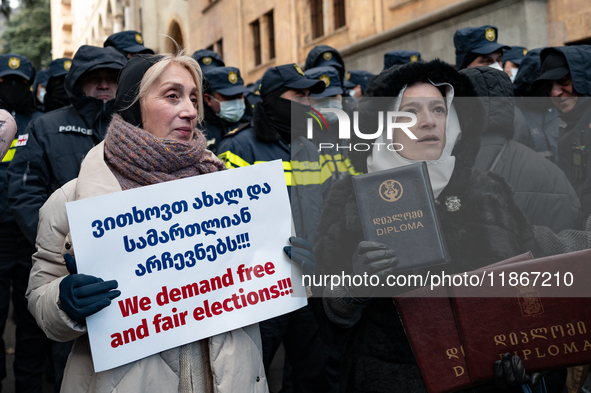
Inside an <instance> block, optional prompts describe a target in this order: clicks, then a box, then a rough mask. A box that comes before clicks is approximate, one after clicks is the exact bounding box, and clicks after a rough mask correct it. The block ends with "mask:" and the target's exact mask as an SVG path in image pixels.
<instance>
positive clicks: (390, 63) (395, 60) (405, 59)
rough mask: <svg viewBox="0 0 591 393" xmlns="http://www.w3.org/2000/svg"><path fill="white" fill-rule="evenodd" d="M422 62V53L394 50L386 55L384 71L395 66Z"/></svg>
mask: <svg viewBox="0 0 591 393" xmlns="http://www.w3.org/2000/svg"><path fill="white" fill-rule="evenodd" d="M417 61H421V53H420V52H417V51H415V50H392V51H390V52H386V53H385V54H384V69H383V70H382V71H386V70H387V69H388V68H391V67H394V66H395V65H403V64H408V63H416V62H417Z"/></svg>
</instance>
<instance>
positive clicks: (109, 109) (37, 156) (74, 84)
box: [8, 46, 126, 244]
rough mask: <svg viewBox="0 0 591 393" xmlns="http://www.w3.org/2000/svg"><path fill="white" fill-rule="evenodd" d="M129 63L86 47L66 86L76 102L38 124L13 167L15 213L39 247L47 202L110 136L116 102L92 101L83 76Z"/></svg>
mask: <svg viewBox="0 0 591 393" xmlns="http://www.w3.org/2000/svg"><path fill="white" fill-rule="evenodd" d="M125 62H126V59H125V57H123V55H121V54H120V53H119V52H118V51H117V50H116V49H114V48H98V47H92V46H83V47H82V48H81V49H80V50H79V51H78V52H77V53H76V56H75V58H74V61H73V63H72V68H71V69H70V72H68V76H67V77H66V81H65V85H66V90H67V91H68V94H69V95H70V98H71V100H72V104H71V105H68V106H65V107H63V108H60V109H57V110H55V111H52V112H49V113H46V114H44V115H42V116H40V117H38V118H36V119H35V120H33V121H32V122H31V123H30V124H29V127H28V128H27V130H26V131H24V132H22V131H20V130H19V136H18V137H21V136H23V135H26V136H27V142H26V144H23V145H21V146H19V147H17V149H16V153H15V157H14V159H13V160H12V162H11V164H10V166H9V168H8V177H9V178H8V182H9V185H8V196H9V203H10V209H11V210H12V212H13V214H14V216H15V218H16V221H17V223H18V225H19V226H20V228H21V229H22V231H23V232H24V233H25V236H26V237H27V239H28V240H29V242H31V243H32V244H35V238H36V236H37V222H38V221H39V209H40V208H41V206H43V204H44V203H45V201H46V200H47V198H49V196H50V195H51V194H52V193H53V192H54V191H55V190H57V189H58V188H60V187H61V186H63V185H64V184H66V183H67V182H68V181H70V180H72V179H74V178H76V177H77V176H78V172H79V170H80V165H81V163H82V160H83V159H84V156H85V155H86V153H87V152H88V151H89V150H90V149H91V148H92V147H93V146H95V145H97V144H98V143H100V142H101V141H102V140H103V138H104V137H105V133H106V131H107V127H108V125H109V122H110V120H111V116H112V114H113V103H114V100H111V101H109V102H107V103H103V101H102V100H99V99H96V98H93V97H86V96H84V94H83V93H82V90H81V87H80V79H81V76H82V75H83V74H84V73H86V72H88V71H92V70H94V69H97V68H115V69H117V68H119V69H120V68H122V67H123V65H124V64H125Z"/></svg>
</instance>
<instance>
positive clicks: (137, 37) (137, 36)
mask: <svg viewBox="0 0 591 393" xmlns="http://www.w3.org/2000/svg"><path fill="white" fill-rule="evenodd" d="M135 42H137V43H138V44H140V45H143V44H144V39H143V38H142V35H141V34H140V33H135Z"/></svg>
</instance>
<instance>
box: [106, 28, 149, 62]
mask: <svg viewBox="0 0 591 393" xmlns="http://www.w3.org/2000/svg"><path fill="white" fill-rule="evenodd" d="M108 46H112V47H113V48H115V49H117V50H118V51H119V52H121V53H122V54H123V56H125V57H127V58H128V59H129V58H130V57H131V56H133V55H135V54H150V55H153V54H154V51H153V50H152V49H150V48H146V47H145V46H144V37H142V34H141V33H139V32H137V31H134V30H126V31H121V32H119V33H115V34H111V35H110V36H109V37H107V40H106V41H105V43H104V44H103V47H105V48H106V47H108Z"/></svg>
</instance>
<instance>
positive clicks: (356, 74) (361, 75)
mask: <svg viewBox="0 0 591 393" xmlns="http://www.w3.org/2000/svg"><path fill="white" fill-rule="evenodd" d="M372 76H374V74H372V73H371V72H369V71H364V70H353V71H348V72H347V75H345V88H347V89H352V88H354V87H355V86H357V85H361V91H362V92H364V91H365V88H366V87H367V85H368V84H369V81H370V79H371V77H372Z"/></svg>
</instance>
